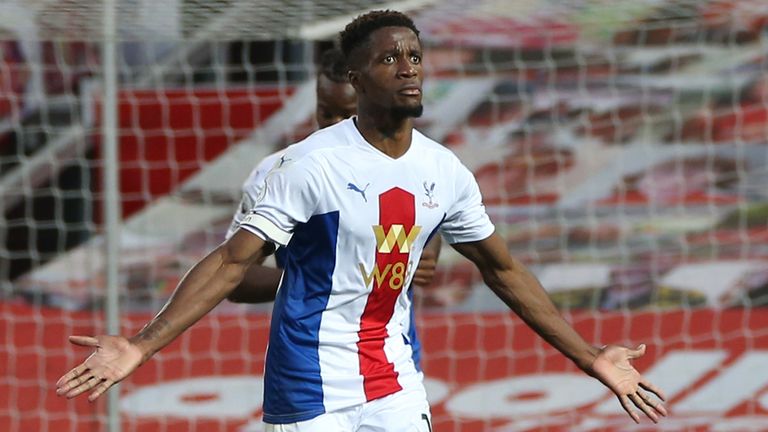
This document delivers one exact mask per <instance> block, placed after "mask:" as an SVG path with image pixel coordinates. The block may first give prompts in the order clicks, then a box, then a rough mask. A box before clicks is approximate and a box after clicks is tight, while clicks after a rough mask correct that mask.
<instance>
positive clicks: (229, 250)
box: [130, 229, 267, 360]
mask: <svg viewBox="0 0 768 432" xmlns="http://www.w3.org/2000/svg"><path fill="white" fill-rule="evenodd" d="M265 245H266V244H265V242H264V241H263V240H262V239H261V238H259V237H258V236H256V235H254V234H252V233H250V232H247V231H245V230H242V229H241V230H238V231H237V232H236V233H235V234H234V235H233V236H232V237H230V238H229V240H227V241H226V242H224V243H222V244H221V245H220V246H219V247H217V248H216V249H214V250H213V251H212V252H211V253H209V254H208V255H207V256H206V257H205V258H203V259H202V260H201V261H200V262H198V263H197V264H196V265H195V266H193V267H192V268H191V269H190V270H189V271H188V272H187V274H186V275H185V276H184V278H183V279H182V280H181V282H180V283H179V285H178V287H177V288H176V290H175V291H174V293H173V295H172V296H171V298H170V299H168V302H167V303H166V304H165V306H163V308H162V309H161V310H160V312H159V313H158V314H157V315H156V316H155V317H154V318H153V319H152V321H150V322H149V323H148V324H147V325H146V326H144V328H143V329H142V330H141V331H140V332H139V333H137V334H136V335H135V336H133V337H132V338H130V341H131V342H132V343H134V344H135V345H136V346H138V347H139V348H140V349H141V350H142V352H143V354H144V360H146V359H147V358H149V357H151V356H152V355H153V354H154V353H155V352H157V351H158V350H159V349H160V348H162V347H164V346H166V345H167V344H169V343H170V342H171V341H172V340H173V339H175V338H176V336H178V335H179V334H181V333H182V332H183V331H184V330H186V329H187V328H188V327H189V326H191V325H192V324H194V323H195V322H197V320H199V319H200V318H202V317H203V316H204V315H205V314H206V313H208V312H209V311H210V310H211V309H213V308H214V307H215V306H216V305H218V304H219V303H220V302H221V301H222V300H223V299H224V298H226V296H227V295H229V294H230V293H231V292H232V291H233V290H234V289H235V287H236V286H237V285H238V284H239V283H240V281H242V279H243V277H244V275H245V273H246V270H247V269H248V268H249V267H250V265H251V264H252V263H254V262H257V261H259V260H261V259H262V257H263V256H265V255H266V254H267V253H266V251H267V249H266V248H265Z"/></svg>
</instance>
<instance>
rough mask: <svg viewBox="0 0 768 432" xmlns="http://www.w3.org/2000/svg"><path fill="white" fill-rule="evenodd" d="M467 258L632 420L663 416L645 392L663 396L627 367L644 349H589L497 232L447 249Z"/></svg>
mask: <svg viewBox="0 0 768 432" xmlns="http://www.w3.org/2000/svg"><path fill="white" fill-rule="evenodd" d="M453 246H454V248H455V249H456V250H457V251H459V253H461V254H462V255H464V256H465V257H467V258H469V259H470V260H472V261H473V262H474V263H475V265H477V267H478V269H479V270H480V273H481V274H482V275H483V280H484V281H485V283H486V284H487V285H488V286H489V287H490V288H491V289H492V290H493V292H494V293H496V295H497V296H499V297H500V298H501V299H502V300H503V301H504V302H505V303H506V304H507V305H508V306H509V307H510V309H512V310H513V311H514V312H515V313H517V315H518V316H520V317H521V318H522V319H523V321H525V322H526V324H528V326H530V327H531V328H532V329H533V330H535V331H536V333H538V334H539V335H540V336H541V337H543V338H544V339H545V340H546V341H547V342H549V343H550V344H551V345H552V346H554V347H555V348H556V349H558V350H559V351H560V352H562V353H563V354H564V355H565V356H566V357H568V358H570V359H571V360H572V361H573V362H574V363H576V365H577V366H579V368H581V369H582V370H583V371H585V372H586V373H588V374H589V375H592V376H593V377H595V378H597V379H599V380H600V381H601V382H602V383H603V384H605V385H606V386H607V387H608V388H609V389H611V391H613V393H614V394H616V396H617V398H618V399H619V402H620V403H621V406H622V407H623V408H624V410H625V411H626V412H627V414H629V416H630V417H632V419H633V420H634V421H635V422H639V421H640V416H639V415H638V413H637V412H636V411H635V410H634V409H633V407H635V408H638V409H640V410H641V411H642V412H643V413H644V414H645V415H646V416H648V418H650V419H651V420H652V421H653V422H658V420H659V416H666V415H667V411H666V409H665V408H664V405H662V404H661V403H659V402H658V401H656V400H654V399H653V398H651V397H650V396H649V395H648V393H646V391H647V392H650V393H654V394H655V395H656V396H658V397H659V398H661V399H662V400H663V399H664V393H663V392H662V391H661V389H659V388H658V387H656V386H655V385H653V384H652V383H651V382H649V381H648V380H646V379H645V378H644V377H643V376H642V375H641V374H640V373H639V372H638V371H637V370H636V369H635V368H634V367H633V366H632V364H631V361H632V360H633V359H636V358H639V357H641V356H642V355H643V354H645V346H644V345H640V346H639V347H638V348H636V349H630V348H626V347H622V346H617V345H610V346H604V347H602V348H596V347H593V346H591V345H589V344H588V343H587V342H586V341H584V339H583V338H582V337H581V336H580V335H579V334H578V333H577V332H576V331H575V330H574V329H573V327H571V325H570V324H568V323H567V322H566V321H565V319H563V317H562V316H561V315H560V313H559V312H558V310H557V309H556V308H555V306H554V304H553V303H552V301H551V300H550V299H549V296H548V295H547V293H546V292H545V291H544V289H543V288H542V287H541V284H539V281H538V280H537V279H536V278H535V277H534V276H533V275H532V274H531V273H530V272H529V271H528V270H527V269H526V268H525V266H524V265H522V264H521V263H520V262H518V261H517V260H515V259H514V258H512V257H511V256H510V254H509V252H508V251H507V248H506V245H505V244H504V241H503V240H502V238H501V237H499V235H498V234H495V233H494V234H493V235H491V236H490V237H488V238H487V239H485V240H482V241H478V242H471V243H464V244H456V245H453Z"/></svg>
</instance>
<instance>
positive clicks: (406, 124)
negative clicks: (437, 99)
mask: <svg viewBox="0 0 768 432" xmlns="http://www.w3.org/2000/svg"><path fill="white" fill-rule="evenodd" d="M355 125H356V126H357V130H358V131H360V135H362V136H363V138H365V140H366V141H368V143H369V144H370V145H372V146H374V147H376V148H377V149H378V150H379V151H381V152H382V153H384V154H386V155H387V156H389V157H391V158H393V159H397V158H399V157H400V156H402V155H404V154H405V153H406V152H407V151H408V149H409V148H410V147H411V136H412V133H413V119H411V118H410V117H405V118H392V117H391V116H374V115H358V117H357V121H356V122H355Z"/></svg>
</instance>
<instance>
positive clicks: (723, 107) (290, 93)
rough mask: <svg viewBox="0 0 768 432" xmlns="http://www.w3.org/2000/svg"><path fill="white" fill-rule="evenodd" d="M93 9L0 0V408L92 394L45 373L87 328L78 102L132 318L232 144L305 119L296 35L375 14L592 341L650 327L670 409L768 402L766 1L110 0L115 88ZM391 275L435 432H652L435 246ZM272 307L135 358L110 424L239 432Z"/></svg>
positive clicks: (96, 217) (275, 136)
mask: <svg viewBox="0 0 768 432" xmlns="http://www.w3.org/2000/svg"><path fill="white" fill-rule="evenodd" d="M107 3H108V2H104V4H107ZM104 4H102V3H101V2H94V1H78V0H67V1H52V0H34V1H30V0H27V1H21V0H9V1H6V2H3V3H2V4H0V209H2V212H3V213H2V217H1V218H0V341H1V342H2V347H3V349H2V350H0V370H2V371H3V373H2V374H0V430H4V431H13V432H21V431H30V430H34V431H56V432H59V431H82V430H106V424H107V413H106V404H105V403H104V402H103V401H102V402H97V403H95V404H89V403H87V402H85V401H84V400H73V401H66V400H63V399H61V398H57V397H56V395H55V392H54V387H55V386H54V383H55V381H56V379H58V377H59V376H60V375H61V374H62V373H63V372H65V371H66V370H68V369H69V368H71V367H72V366H74V365H75V364H77V363H78V362H79V361H81V359H82V358H83V356H84V355H85V354H86V353H85V352H84V350H81V349H76V348H73V347H71V346H69V345H68V342H67V340H66V338H67V336H68V335H70V334H94V333H103V332H104V331H105V327H106V324H105V323H106V320H105V317H104V307H103V306H104V302H105V296H106V289H105V285H106V284H105V263H106V258H107V257H106V256H105V250H106V249H105V240H104V237H103V233H104V230H105V229H106V227H105V224H104V222H103V220H104V218H103V217H102V211H101V205H102V201H103V199H104V192H103V188H102V177H103V173H104V170H105V166H104V162H103V160H102V156H103V146H102V138H101V135H100V128H101V120H102V119H101V107H102V105H103V104H104V103H115V104H116V108H117V113H118V131H117V133H118V142H119V150H118V159H119V181H120V186H119V187H120V198H119V200H120V203H121V211H122V218H123V224H122V226H121V228H120V256H119V263H120V271H119V294H120V306H121V312H120V323H121V328H122V332H123V334H130V333H133V332H135V331H137V330H138V329H139V328H140V327H141V325H143V324H144V323H145V322H146V321H147V320H148V319H149V318H150V317H151V316H152V315H153V314H154V313H155V312H156V311H157V310H158V309H159V308H160V307H161V306H162V304H163V303H164V302H165V300H166V299H167V298H168V297H169V295H170V294H171V292H172V290H173V288H174V287H175V286H176V284H177V283H178V281H179V280H180V278H181V277H182V276H183V274H184V272H185V271H186V270H187V269H188V268H189V267H190V266H191V265H192V264H193V263H195V262H196V261H197V260H198V259H200V258H201V257H202V256H204V254H205V253H206V252H208V251H210V250H211V249H212V248H214V247H215V246H216V245H218V244H219V243H220V242H221V241H222V239H223V236H224V233H225V232H226V229H227V227H228V225H229V223H230V221H231V217H232V214H233V213H234V212H235V210H236V209H237V206H238V202H239V200H240V193H241V192H240V185H241V184H242V182H243V180H244V179H245V177H246V176H247V175H248V173H249V171H250V170H251V169H252V168H253V167H254V166H255V164H256V163H257V162H258V161H259V160H260V159H261V158H263V157H264V156H266V155H267V154H269V153H271V152H273V151H275V150H277V149H280V148H282V147H283V146H285V145H286V144H288V143H291V142H295V141H297V140H299V139H301V138H303V137H304V136H306V135H307V134H309V133H310V132H311V131H312V130H314V128H315V127H316V126H315V122H314V107H315V93H314V91H315V90H314V85H315V83H314V77H315V73H316V67H315V62H316V60H317V59H318V56H319V54H320V53H321V52H322V51H323V50H324V49H327V48H328V47H330V46H332V45H333V40H334V38H335V36H336V34H337V33H338V31H339V30H341V29H342V28H343V26H344V25H345V24H346V23H347V22H349V21H350V20H351V19H352V18H353V17H355V16H357V15H358V14H360V13H362V12H365V11H368V10H371V9H386V8H391V9H398V10H402V11H404V12H407V13H409V14H410V15H411V16H412V17H414V19H415V22H416V25H417V26H418V27H419V28H420V30H421V40H422V43H423V44H424V46H425V70H426V74H427V77H426V80H425V99H424V104H425V111H424V115H423V116H422V118H420V119H419V120H418V128H419V129H420V130H422V131H423V132H424V133H425V134H427V135H428V136H430V137H432V138H433V139H435V140H437V141H439V142H442V143H443V144H445V145H446V146H447V147H448V148H450V149H451V150H452V151H454V152H455V153H456V154H457V155H458V156H459V157H460V159H461V160H462V162H463V163H464V164H465V165H466V166H467V167H468V168H469V169H470V170H471V171H473V173H474V174H475V176H476V178H477V180H478V182H479V184H480V188H481V190H482V192H483V197H484V201H485V204H486V208H487V210H488V213H489V214H490V216H491V219H492V220H493V222H494V223H495V225H496V228H497V230H498V232H499V233H501V234H502V235H503V237H504V238H505V239H506V241H507V245H508V247H509V250H510V251H511V252H512V253H513V255H514V256H515V257H517V258H518V259H520V260H521V261H522V262H523V263H525V264H526V265H528V266H529V267H530V269H531V270H532V271H533V272H534V273H535V274H536V276H537V277H538V278H539V279H540V281H541V282H542V284H543V286H544V287H545V288H546V289H547V290H548V292H549V294H550V295H551V298H552V299H553V301H554V302H555V304H556V305H557V306H558V307H559V308H560V309H561V311H562V312H563V314H564V315H565V316H566V318H567V319H568V320H569V321H570V322H572V323H573V324H574V326H575V327H576V328H577V329H578V330H579V332H580V333H581V334H582V335H583V336H584V337H585V338H586V339H587V340H588V341H589V342H591V343H594V344H600V345H602V344H607V343H619V344H638V343H641V342H642V343H645V344H646V345H647V346H648V353H647V355H646V356H645V357H643V358H642V359H639V360H638V361H637V362H636V365H637V367H638V369H640V370H641V371H643V372H644V373H645V374H646V376H647V377H648V378H649V379H650V380H651V381H653V382H655V383H657V384H658V385H659V386H660V387H662V388H663V389H664V390H665V391H666V393H667V396H668V402H667V405H668V407H670V409H671V411H672V412H673V415H672V416H671V417H670V418H668V419H665V420H663V422H664V425H665V426H664V427H665V428H666V429H665V430H696V431H700V430H711V431H737V430H738V431H744V430H750V431H757V430H763V428H764V427H765V426H764V425H766V424H768V368H766V367H765V365H767V364H768V310H766V305H768V187H766V186H768V5H767V4H765V2H763V1H761V0H739V1H737V0H683V1H680V0H676V1H673V0H633V1H624V0H618V1H611V2H607V1H599V0H568V1H555V0H534V1H531V0H473V1H466V0H442V1H438V0H400V1H389V2H384V1H363V0H356V1H339V0H305V1H287V2H278V1H272V0H256V1H254V0H250V1H246V0H216V1H201V0H171V1H162V2H158V1H155V2H151V1H147V0H135V1H117V6H116V17H117V26H116V28H115V29H114V30H115V34H116V37H117V40H116V44H117V54H118V56H117V60H118V61H117V78H118V83H119V89H118V92H117V100H116V101H108V100H105V99H104V97H103V94H104V92H103V86H102V81H101V79H102V77H103V73H104V70H103V67H102V60H103V59H102V54H101V47H102V43H103V41H104V36H103V33H102V31H103V29H102V22H103V18H102V17H103V13H104V7H105V6H104ZM415 299H416V302H415V303H416V310H417V312H416V321H417V328H418V331H419V336H420V339H421V343H422V347H423V353H422V366H423V369H424V373H425V384H426V388H427V391H428V394H429V399H430V403H431V406H432V415H433V428H434V430H436V431H454V432H469V431H494V432H504V431H535V430H550V431H631V430H638V431H639V430H649V428H650V426H649V424H641V425H634V424H633V423H632V422H631V420H630V419H629V418H628V417H627V416H626V414H625V413H623V412H622V411H621V409H620V406H619V404H618V403H617V402H616V401H615V399H614V398H613V397H612V396H611V395H610V394H609V393H608V392H607V391H606V390H605V389H604V388H603V387H602V386H601V385H600V384H599V383H597V382H596V381H594V380H593V379H592V378H589V377H588V376H586V375H584V374H583V373H581V372H579V371H578V370H577V369H576V368H575V366H574V365H572V364H570V363H569V361H568V360H566V359H564V358H563V357H562V356H561V355H560V354H558V353H557V352H556V351H555V350H554V349H552V348H551V347H549V346H548V345H546V344H545V343H544V342H543V341H542V340H541V339H540V338H538V336H536V335H535V334H534V333H533V332H531V331H530V330H529V329H528V328H527V327H526V326H525V325H524V324H522V322H521V321H520V320H519V319H518V318H517V317H515V316H514V315H513V314H511V313H510V312H509V311H508V310H507V309H506V306H504V305H503V304H502V303H501V302H500V301H499V300H498V299H497V298H496V297H495V296H494V295H493V293H492V292H491V291H490V290H489V289H488V288H487V287H485V285H484V283H483V282H482V280H481V278H480V276H479V273H478V272H477V270H476V269H474V267H473V266H472V265H471V264H470V263H469V262H468V261H467V260H465V259H463V258H462V257H460V256H459V255H458V254H457V253H456V252H454V251H453V250H452V249H451V248H450V247H449V246H448V245H444V247H443V250H442V254H441V257H440V263H439V266H438V272H437V277H436V281H435V283H434V284H433V285H432V286H429V287H419V288H416V289H415ZM270 311H271V305H247V306H243V305H234V304H229V303H227V302H224V303H222V304H221V305H220V306H219V307H217V309H216V310H215V311H214V313H212V314H211V315H209V316H207V317H206V318H204V319H203V320H202V321H201V322H199V323H197V324H196V325H195V326H194V327H192V328H191V329H190V330H189V331H187V332H186V333H185V334H184V335H183V336H181V337H180V338H179V339H178V340H177V341H175V342H174V343H173V344H171V345H170V346H168V347H167V348H166V349H164V350H163V351H161V352H160V353H158V354H157V355H156V356H155V357H154V358H153V359H152V360H151V361H150V362H148V363H147V364H146V365H144V366H142V367H141V368H140V369H139V370H138V371H137V372H136V373H135V374H134V375H132V376H131V378H130V379H128V380H127V381H126V382H124V383H123V384H122V386H121V388H120V390H119V391H120V402H119V406H120V413H119V423H120V425H121V426H122V430H123V431H142V432H144V431H150V432H154V431H157V432H173V431H214V432H216V431H221V432H229V431H232V432H256V431H261V430H263V429H262V425H261V415H262V411H261V401H262V390H263V384H262V373H263V370H262V369H263V362H264V354H265V351H266V343H267V333H268V327H269V316H270V315H269V314H270Z"/></svg>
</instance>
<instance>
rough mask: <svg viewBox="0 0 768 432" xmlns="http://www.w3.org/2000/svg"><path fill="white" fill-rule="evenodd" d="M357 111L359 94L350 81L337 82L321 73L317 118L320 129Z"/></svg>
mask: <svg viewBox="0 0 768 432" xmlns="http://www.w3.org/2000/svg"><path fill="white" fill-rule="evenodd" d="M356 112H357V96H356V95H355V89H354V88H353V87H352V85H351V84H349V83H337V82H335V81H332V80H330V79H328V77H327V76H325V75H322V74H320V75H319V76H318V77H317V107H316V109H315V118H316V119H317V125H318V127H320V129H323V128H325V127H328V126H331V125H334V124H336V123H338V122H340V121H342V120H344V119H346V118H349V117H352V116H353V115H355V113H356Z"/></svg>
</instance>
